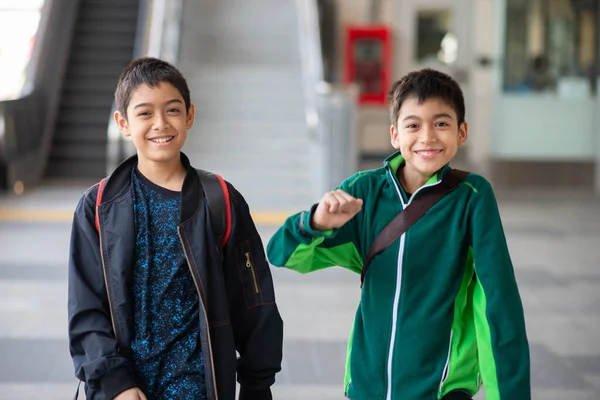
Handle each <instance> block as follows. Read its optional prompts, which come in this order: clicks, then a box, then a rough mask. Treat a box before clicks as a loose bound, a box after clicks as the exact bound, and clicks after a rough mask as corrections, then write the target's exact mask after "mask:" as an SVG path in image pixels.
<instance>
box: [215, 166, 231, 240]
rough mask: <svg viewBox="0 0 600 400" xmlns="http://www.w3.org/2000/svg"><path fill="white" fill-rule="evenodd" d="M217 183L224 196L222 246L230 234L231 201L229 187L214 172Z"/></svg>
mask: <svg viewBox="0 0 600 400" xmlns="http://www.w3.org/2000/svg"><path fill="white" fill-rule="evenodd" d="M215 176H216V177H217V179H218V180H219V183H220V184H221V189H222V190H223V197H224V198H225V233H224V234H223V242H222V244H223V247H225V245H226V244H227V242H228V241H229V236H231V203H230V201H229V189H228V188H227V183H225V179H223V177H221V175H217V174H215Z"/></svg>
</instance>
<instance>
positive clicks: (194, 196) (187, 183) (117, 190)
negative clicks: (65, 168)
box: [101, 153, 203, 222]
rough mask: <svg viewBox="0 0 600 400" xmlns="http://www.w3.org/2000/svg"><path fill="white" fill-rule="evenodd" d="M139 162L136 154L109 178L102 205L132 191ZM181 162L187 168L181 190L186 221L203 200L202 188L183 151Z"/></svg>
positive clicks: (182, 219) (183, 218)
mask: <svg viewBox="0 0 600 400" xmlns="http://www.w3.org/2000/svg"><path fill="white" fill-rule="evenodd" d="M137 162H138V156H137V155H134V156H132V157H129V158H128V159H126V160H125V161H123V162H122V163H121V164H119V166H118V167H117V168H116V169H115V170H114V172H113V173H112V174H111V175H110V176H109V177H108V178H107V180H106V184H105V186H104V191H103V193H102V203H101V206H102V205H105V204H107V203H111V202H113V201H115V200H117V199H119V198H121V197H123V196H125V195H127V194H130V193H131V190H130V187H131V171H132V170H133V167H134V166H135V165H136V164H137ZM181 163H182V164H183V166H184V167H185V169H186V171H187V172H186V175H185V179H184V181H183V187H182V190H181V211H180V220H181V222H185V221H187V220H188V219H190V218H191V217H192V216H194V214H195V213H196V212H197V211H198V209H199V206H200V203H201V201H202V197H203V196H202V190H201V184H200V177H199V176H198V173H197V172H196V169H194V168H193V167H192V166H191V164H190V160H189V159H188V157H187V156H186V155H185V154H183V153H181Z"/></svg>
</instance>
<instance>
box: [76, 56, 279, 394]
mask: <svg viewBox="0 0 600 400" xmlns="http://www.w3.org/2000/svg"><path fill="white" fill-rule="evenodd" d="M115 98H116V104H117V107H118V111H117V112H115V120H116V122H117V124H118V125H119V128H120V130H121V132H122V133H123V135H125V136H126V137H129V138H130V139H131V140H132V142H133V144H134V146H135V147H136V149H137V155H136V156H134V157H132V158H130V159H128V160H126V161H124V162H123V163H122V164H121V165H120V166H119V167H117V169H116V170H115V171H114V172H113V173H112V174H111V175H110V177H109V178H108V179H106V181H105V185H102V187H103V190H99V186H100V185H95V186H93V187H92V188H91V189H89V190H88V191H87V192H86V193H85V194H84V196H83V197H82V199H81V200H80V202H79V204H78V205H77V209H76V210H75V215H74V219H73V227H72V234H71V248H70V254H69V341H70V352H71V355H72V357H73V362H74V365H75V373H76V376H77V377H78V378H79V379H80V380H82V381H84V382H85V383H86V385H85V387H86V395H87V398H88V400H105V399H106V400H112V399H117V400H146V399H150V400H151V399H174V400H175V399H202V400H203V399H208V400H214V399H217V398H218V399H220V400H233V399H234V398H235V391H236V384H235V381H236V375H237V380H238V382H239V383H240V399H242V400H270V399H271V398H272V396H271V390H270V386H271V385H272V384H273V383H274V381H275V374H276V373H277V372H279V371H280V369H281V358H282V341H283V323H282V320H281V317H280V315H279V312H278V310H277V306H276V304H275V296H274V291H273V282H272V279H271V274H270V271H269V266H268V263H267V261H266V258H265V254H264V250H263V245H262V242H261V239H260V237H259V235H258V233H257V231H256V228H255V226H254V223H253V221H252V218H251V216H250V212H249V209H248V205H247V204H246V202H245V200H244V198H243V197H242V195H241V194H240V193H239V192H237V191H236V190H235V188H233V186H231V185H230V184H228V183H225V182H224V181H221V182H222V193H220V194H221V197H222V198H223V203H224V206H223V209H224V210H226V211H225V214H226V215H225V216H224V219H225V220H226V222H227V224H226V226H227V229H226V231H225V233H224V235H223V236H224V237H223V238H222V239H223V241H221V240H220V239H221V238H217V237H216V236H215V234H214V232H213V225H212V224H217V223H218V221H211V214H210V210H209V208H208V205H207V201H206V193H205V192H204V190H209V189H208V188H207V187H206V186H204V187H203V185H202V183H201V179H200V175H199V172H198V171H196V170H195V169H194V168H192V167H191V166H190V163H189V161H188V159H187V158H186V157H185V155H184V154H183V153H181V148H182V147H183V144H184V143H185V139H186V133H187V130H188V129H190V128H191V127H192V125H193V122H194V106H193V105H192V104H191V102H190V92H189V89H188V86H187V83H186V81H185V79H184V78H183V76H182V75H181V74H180V72H179V71H178V70H177V69H176V68H175V67H173V66H172V65H170V64H168V63H166V62H163V61H161V60H157V59H154V58H142V59H139V60H136V61H134V62H133V63H131V64H130V65H129V66H128V67H127V68H126V69H125V70H124V71H123V73H122V75H121V77H120V78H119V82H118V85H117V89H116V94H115ZM217 186H218V185H217ZM203 189H204V190H203ZM214 189H215V188H214V187H213V188H212V189H211V190H214ZM217 190H221V188H218V187H217ZM99 192H100V193H99ZM236 351H237V352H238V353H239V358H237V356H236Z"/></svg>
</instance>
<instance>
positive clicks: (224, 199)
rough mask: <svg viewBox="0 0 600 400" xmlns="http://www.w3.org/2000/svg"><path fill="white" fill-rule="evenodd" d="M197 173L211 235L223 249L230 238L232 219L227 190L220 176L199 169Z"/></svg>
mask: <svg viewBox="0 0 600 400" xmlns="http://www.w3.org/2000/svg"><path fill="white" fill-rule="evenodd" d="M197 171H198V176H199V177H200V181H201V182H202V190H203V192H204V196H205V197H206V201H207V203H208V209H209V211H210V219H211V222H212V230H213V233H214V234H215V237H216V238H217V240H219V241H220V242H221V246H222V247H225V245H226V244H227V241H228V240H229V236H231V218H232V217H231V203H230V198H229V188H228V187H227V183H226V182H225V180H224V179H223V178H222V177H221V176H219V175H217V174H214V173H212V172H208V171H204V170H201V169H199V170H197Z"/></svg>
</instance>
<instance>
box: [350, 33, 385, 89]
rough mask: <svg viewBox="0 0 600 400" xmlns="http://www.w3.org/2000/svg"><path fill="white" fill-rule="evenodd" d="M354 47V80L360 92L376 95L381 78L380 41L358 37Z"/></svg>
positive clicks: (380, 86) (381, 84)
mask: <svg viewBox="0 0 600 400" xmlns="http://www.w3.org/2000/svg"><path fill="white" fill-rule="evenodd" d="M355 43H356V44H355V48H354V58H355V59H354V65H356V82H357V84H358V85H359V87H360V92H361V93H362V94H367V95H377V94H379V93H380V92H381V90H382V86H383V83H382V82H381V79H382V69H383V65H382V61H383V53H382V50H383V48H382V46H383V45H382V43H381V40H379V39H358V40H356V42H355Z"/></svg>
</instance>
